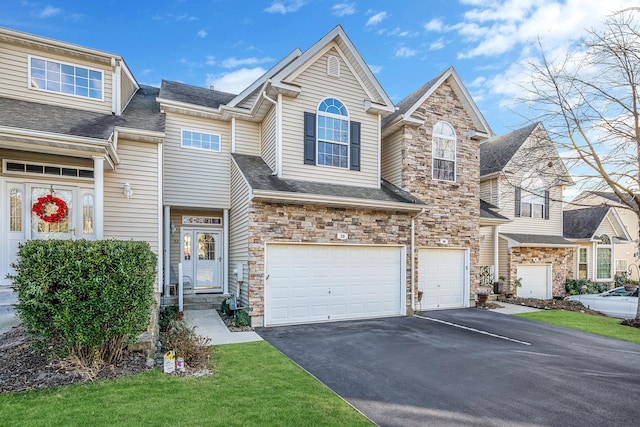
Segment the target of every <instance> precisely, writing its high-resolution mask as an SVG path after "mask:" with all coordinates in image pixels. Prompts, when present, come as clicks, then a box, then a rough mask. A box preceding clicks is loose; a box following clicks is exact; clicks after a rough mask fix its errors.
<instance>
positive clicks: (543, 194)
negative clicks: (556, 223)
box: [515, 176, 549, 219]
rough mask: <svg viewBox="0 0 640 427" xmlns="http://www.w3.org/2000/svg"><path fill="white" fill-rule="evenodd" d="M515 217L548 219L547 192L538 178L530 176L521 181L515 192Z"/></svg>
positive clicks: (541, 180) (542, 181)
mask: <svg viewBox="0 0 640 427" xmlns="http://www.w3.org/2000/svg"><path fill="white" fill-rule="evenodd" d="M515 195H516V200H515V205H516V212H515V216H517V217H523V218H541V219H549V190H547V189H546V188H545V183H544V180H543V179H542V178H541V177H539V176H530V177H528V178H526V179H524V180H523V181H522V186H521V187H516V191H515Z"/></svg>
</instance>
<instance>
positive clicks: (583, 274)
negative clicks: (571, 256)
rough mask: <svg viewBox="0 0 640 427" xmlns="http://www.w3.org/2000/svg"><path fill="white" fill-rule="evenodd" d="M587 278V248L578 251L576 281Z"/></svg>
mask: <svg viewBox="0 0 640 427" xmlns="http://www.w3.org/2000/svg"><path fill="white" fill-rule="evenodd" d="M586 278H588V264H587V248H579V249H578V279H586Z"/></svg>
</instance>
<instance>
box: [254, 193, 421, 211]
mask: <svg viewBox="0 0 640 427" xmlns="http://www.w3.org/2000/svg"><path fill="white" fill-rule="evenodd" d="M253 195H254V198H255V199H259V200H271V201H278V202H293V203H299V204H316V205H325V206H342V207H356V208H363V209H379V210H391V211H403V212H419V211H421V210H422V209H423V208H425V207H426V205H417V204H415V205H411V204H409V203H400V202H385V201H380V200H367V199H355V198H350V197H335V196H326V195H319V194H308V193H291V192H286V191H267V190H255V189H254V190H253Z"/></svg>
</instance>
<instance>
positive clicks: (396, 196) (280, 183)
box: [232, 154, 424, 205]
mask: <svg viewBox="0 0 640 427" xmlns="http://www.w3.org/2000/svg"><path fill="white" fill-rule="evenodd" d="M232 156H233V159H234V160H235V162H236V163H237V165H238V167H239V168H240V170H241V172H242V174H243V175H244V176H245V178H246V179H247V181H248V182H249V185H250V186H251V188H253V189H254V190H263V191H282V192H286V193H299V194H301V195H302V194H314V195H322V196H334V197H344V198H355V199H363V200H371V201H383V202H396V203H407V204H411V205H421V204H424V202H422V201H421V200H420V199H418V198H416V197H414V196H412V195H411V194H409V193H407V192H406V191H403V190H401V189H399V188H398V187H396V186H394V185H392V184H390V183H388V182H386V181H383V184H382V186H381V188H379V189H378V188H366V187H355V186H348V185H337V184H326V183H319V182H309V181H299V180H295V179H283V178H278V177H277V176H274V175H273V172H272V171H271V168H270V167H269V166H268V165H267V164H266V163H265V162H264V160H262V158H260V157H258V156H249V155H244V154H232Z"/></svg>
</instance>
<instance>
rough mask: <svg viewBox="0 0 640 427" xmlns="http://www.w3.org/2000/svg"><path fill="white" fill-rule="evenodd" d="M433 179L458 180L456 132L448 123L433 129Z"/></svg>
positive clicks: (437, 124) (437, 125)
mask: <svg viewBox="0 0 640 427" xmlns="http://www.w3.org/2000/svg"><path fill="white" fill-rule="evenodd" d="M432 136H433V179H438V180H441V181H455V180H456V132H455V130H454V129H453V126H451V125H450V124H449V123H447V122H438V123H436V124H435V126H434V127H433V135H432Z"/></svg>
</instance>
